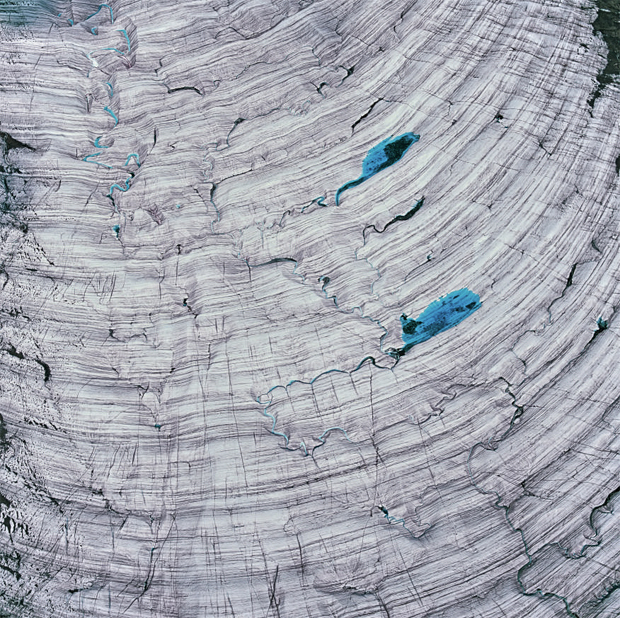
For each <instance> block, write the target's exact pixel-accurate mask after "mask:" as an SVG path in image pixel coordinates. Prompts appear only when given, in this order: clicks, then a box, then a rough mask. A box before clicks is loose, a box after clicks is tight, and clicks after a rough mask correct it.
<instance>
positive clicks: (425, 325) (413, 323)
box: [392, 288, 482, 357]
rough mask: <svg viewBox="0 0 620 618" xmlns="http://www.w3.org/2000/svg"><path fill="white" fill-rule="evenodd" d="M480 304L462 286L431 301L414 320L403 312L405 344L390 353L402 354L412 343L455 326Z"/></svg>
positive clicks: (425, 339) (401, 318) (401, 320)
mask: <svg viewBox="0 0 620 618" xmlns="http://www.w3.org/2000/svg"><path fill="white" fill-rule="evenodd" d="M481 306H482V303H481V302H480V297H479V296H478V295H477V294H475V293H474V292H472V291H471V290H468V289H467V288H463V289H461V290H456V291H455V292H450V294H446V296H442V297H441V298H440V299H438V300H435V301H433V302H432V303H431V304H430V305H429V306H428V307H427V308H426V309H425V310H424V311H423V312H422V313H421V314H420V315H419V316H418V317H417V318H416V319H415V320H414V319H413V318H408V317H407V316H406V315H405V314H404V313H403V315H401V316H400V323H401V325H402V329H403V334H402V338H403V341H404V342H405V346H404V347H403V348H401V349H400V350H396V351H395V352H393V353H392V354H393V355H394V356H397V357H398V356H402V355H403V354H405V353H406V352H407V351H408V350H410V349H411V348H412V347H413V346H414V345H416V344H418V343H422V342H423V341H427V340H428V339H430V338H431V337H434V336H435V335H437V334H439V333H442V332H443V331H444V330H448V329H449V328H452V327H453V326H456V325H457V324H459V323H460V322H462V321H463V320H464V319H465V318H467V317H469V316H470V315H471V314H472V313H473V312H474V311H477V310H478V309H480V307H481Z"/></svg>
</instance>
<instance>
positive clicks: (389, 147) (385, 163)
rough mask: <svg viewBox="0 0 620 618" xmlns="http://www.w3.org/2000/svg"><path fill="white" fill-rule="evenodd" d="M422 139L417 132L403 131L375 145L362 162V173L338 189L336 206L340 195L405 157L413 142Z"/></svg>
mask: <svg viewBox="0 0 620 618" xmlns="http://www.w3.org/2000/svg"><path fill="white" fill-rule="evenodd" d="M419 139H420V136H419V135H416V134H415V133H403V134H402V135H399V136H398V137H388V138H387V139H385V140H383V141H382V142H381V143H380V144H377V145H376V146H373V147H372V148H371V149H370V150H369V151H368V154H367V155H366V158H365V159H364V161H363V162H362V175H361V176H360V177H359V178H357V179H355V180H350V181H349V182H347V183H345V184H344V185H342V187H340V189H338V191H336V206H338V204H339V203H340V196H341V195H342V193H343V192H344V191H346V190H347V189H351V188H353V187H357V185H361V184H362V183H363V182H364V181H365V180H368V179H369V178H370V177H372V176H374V175H375V174H377V173H379V172H380V171H381V170H384V169H385V168H386V167H390V166H391V165H394V163H396V162H397V161H400V160H401V159H402V158H403V155H404V154H405V153H406V152H407V150H409V147H410V146H411V145H412V144H415V143H416V142H417V141H418V140H419Z"/></svg>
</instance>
